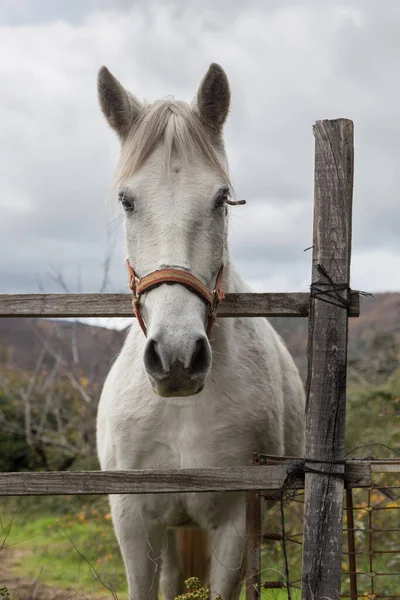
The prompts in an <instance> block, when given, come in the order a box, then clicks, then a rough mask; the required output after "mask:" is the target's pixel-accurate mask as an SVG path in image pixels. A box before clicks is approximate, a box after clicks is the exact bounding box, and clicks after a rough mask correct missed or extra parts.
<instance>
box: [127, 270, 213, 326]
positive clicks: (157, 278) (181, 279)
mask: <svg viewBox="0 0 400 600" xmlns="http://www.w3.org/2000/svg"><path fill="white" fill-rule="evenodd" d="M126 266H127V269H128V275H129V287H130V289H131V290H132V293H133V298H132V308H133V312H134V314H135V316H136V318H137V320H138V323H139V325H140V327H141V329H142V331H143V333H144V335H146V336H147V328H146V324H145V322H144V320H143V317H142V314H141V311H140V298H141V296H142V294H145V293H146V292H149V291H150V290H152V289H154V288H156V287H158V286H159V285H162V284H163V283H178V284H180V285H183V286H184V287H186V288H187V289H188V290H190V291H191V292H193V293H194V294H196V295H197V296H199V298H201V299H202V300H203V301H204V302H205V303H206V304H208V306H209V315H208V324H207V336H208V337H210V334H211V330H212V328H213V326H214V324H215V321H216V320H217V308H218V304H219V303H220V302H221V301H222V300H223V298H224V296H225V294H224V292H223V291H222V289H221V284H222V277H223V272H224V267H223V265H221V267H220V269H219V271H218V275H217V280H216V283H215V289H214V290H210V289H209V288H208V287H207V286H206V285H204V283H203V282H202V281H200V279H198V278H197V277H195V276H194V275H192V274H191V273H187V272H186V271H181V270H180V269H175V268H173V267H171V268H168V267H167V268H166V269H160V270H159V271H153V272H152V273H149V274H148V275H145V277H142V278H141V279H140V278H139V277H138V276H137V275H136V273H135V271H134V270H133V268H132V266H131V264H130V262H129V259H126Z"/></svg>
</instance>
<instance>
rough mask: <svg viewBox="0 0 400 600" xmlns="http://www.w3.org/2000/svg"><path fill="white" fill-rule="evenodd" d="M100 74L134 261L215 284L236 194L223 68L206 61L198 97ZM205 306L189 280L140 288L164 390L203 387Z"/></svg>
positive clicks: (144, 269) (207, 355) (138, 267)
mask: <svg viewBox="0 0 400 600" xmlns="http://www.w3.org/2000/svg"><path fill="white" fill-rule="evenodd" d="M98 83H99V97H100V104H101V108H102V110H103V112H104V114H105V116H106V118H107V120H108V122H109V124H110V125H111V127H112V128H113V129H114V130H115V131H116V132H117V133H118V135H119V137H120V140H121V146H122V150H121V158H120V163H119V166H118V169H117V173H116V183H117V185H118V192H119V200H120V202H121V204H122V206H123V209H124V211H125V239H126V256H127V259H128V261H129V264H130V265H131V266H132V268H133V269H134V271H135V274H136V276H137V277H138V278H139V279H142V280H143V281H145V280H144V279H143V278H144V277H146V276H147V275H149V274H153V273H155V277H156V278H157V277H158V276H159V274H158V275H157V271H160V270H164V269H171V268H172V269H173V270H174V272H175V273H176V271H180V272H181V273H190V274H191V275H193V276H194V278H196V279H194V278H193V280H192V283H193V282H194V284H195V283H196V281H197V280H199V283H200V282H201V283H202V284H203V285H204V286H206V288H208V289H209V290H211V291H212V290H214V289H215V286H216V280H217V277H218V273H219V272H220V269H221V266H222V265H223V264H224V262H225V261H226V258H227V243H226V234H227V207H226V203H227V202H229V198H230V182H229V176H228V169H227V162H226V156H225V152H224V147H223V142H222V127H223V124H224V122H225V119H226V116H227V114H228V110H229V102H230V91H229V84H228V80H227V77H226V75H225V73H224V71H223V70H222V69H221V67H219V66H218V65H215V64H213V65H211V66H210V68H209V70H208V72H207V74H206V75H205V77H204V79H203V81H202V82H201V84H200V87H199V90H198V92H197V96H196V98H195V100H194V102H193V103H192V105H189V104H186V103H184V102H178V101H174V100H170V99H167V100H161V101H158V102H155V103H154V104H142V103H141V102H140V101H139V100H137V98H136V97H135V96H133V95H132V94H131V93H130V92H128V91H127V90H125V88H124V87H123V86H122V85H121V84H120V83H119V81H118V80H117V79H115V77H114V76H113V75H112V74H111V73H110V72H109V71H108V70H107V69H106V68H105V67H103V68H102V69H101V70H100V73H99V81H98ZM178 275H179V273H178ZM189 283H190V282H189ZM209 314H210V306H209V304H208V303H207V301H206V300H205V298H204V297H202V294H201V293H200V294H198V293H195V291H194V289H193V286H192V287H191V286H190V285H188V286H185V283H184V284H183V285H181V284H173V285H171V281H170V282H168V283H163V284H161V285H160V282H159V281H158V282H157V285H156V286H155V287H153V288H151V286H149V287H148V288H147V289H146V292H145V293H144V294H143V295H142V296H141V298H140V316H141V317H142V318H143V322H144V323H145V328H146V330H147V332H146V333H147V342H146V345H145V351H144V365H145V369H146V372H147V374H148V377H149V379H150V382H151V384H152V386H153V389H154V390H155V392H156V393H157V394H159V395H160V396H190V395H193V394H196V393H198V392H199V391H201V390H202V388H203V385H204V381H205V378H206V376H207V373H208V372H209V369H210V366H211V347H210V343H209V339H208V336H207V327H208V323H209Z"/></svg>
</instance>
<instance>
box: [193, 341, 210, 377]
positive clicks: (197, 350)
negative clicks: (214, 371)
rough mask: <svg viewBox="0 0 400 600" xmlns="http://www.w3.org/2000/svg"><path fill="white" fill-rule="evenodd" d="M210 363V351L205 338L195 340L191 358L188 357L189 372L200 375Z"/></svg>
mask: <svg viewBox="0 0 400 600" xmlns="http://www.w3.org/2000/svg"><path fill="white" fill-rule="evenodd" d="M209 364H210V351H209V348H208V345H207V341H206V340H205V338H200V339H199V340H197V342H196V344H195V347H194V351H193V354H192V358H191V359H190V364H189V372H190V374H191V375H200V374H202V373H204V371H206V370H207V368H208V367H209Z"/></svg>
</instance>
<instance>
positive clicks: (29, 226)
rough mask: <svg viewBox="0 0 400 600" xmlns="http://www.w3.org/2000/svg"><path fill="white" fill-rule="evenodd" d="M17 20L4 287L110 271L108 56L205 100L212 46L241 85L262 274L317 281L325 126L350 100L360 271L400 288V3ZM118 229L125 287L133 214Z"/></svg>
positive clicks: (249, 229) (245, 254)
mask: <svg viewBox="0 0 400 600" xmlns="http://www.w3.org/2000/svg"><path fill="white" fill-rule="evenodd" d="M0 19H1V22H2V23H3V24H5V25H4V28H3V29H2V30H0V34H1V35H0V50H2V56H3V57H4V68H2V77H1V78H0V98H1V100H0V102H1V111H2V117H3V124H2V128H1V130H0V145H1V148H2V151H3V153H4V156H5V157H6V160H5V161H2V162H1V163H0V210H1V211H2V218H1V220H0V235H1V237H0V257H1V262H0V277H1V279H0V281H1V290H0V291H10V292H12V291H27V292H28V291H37V277H36V273H39V274H40V275H41V276H42V279H43V280H44V283H45V286H46V289H47V290H48V291H51V290H53V291H54V290H55V286H54V284H53V283H52V282H51V281H50V280H49V278H47V277H46V276H45V274H46V272H47V271H48V269H49V265H50V264H53V265H55V266H60V268H61V267H63V269H64V275H65V277H66V278H68V279H69V281H70V284H71V288H74V289H76V286H77V284H76V279H77V273H78V270H79V268H81V269H82V272H83V273H84V275H83V277H82V280H83V283H82V286H83V289H85V290H87V291H94V290H95V289H96V288H97V286H98V285H99V282H100V280H101V263H102V261H103V260H104V256H105V253H106V251H107V239H108V238H107V235H109V234H110V232H111V231H112V230H113V229H114V228H115V227H116V223H114V222H111V221H112V216H111V215H110V213H109V211H107V210H106V207H105V204H106V201H107V198H108V196H109V186H110V182H111V175H112V170H113V166H114V164H115V160H116V158H117V154H118V144H117V141H116V139H115V137H114V136H113V134H112V132H111V131H109V130H108V129H107V126H106V124H105V122H104V120H103V118H102V116H101V115H100V111H99V109H98V106H97V99H96V89H95V87H96V83H95V80H96V72H97V69H98V67H99V66H100V65H101V64H102V63H105V64H107V66H109V67H110V69H111V70H112V71H113V72H114V73H115V74H116V75H117V76H118V78H119V79H120V80H121V81H122V82H123V83H124V84H125V85H126V86H127V87H128V88H129V89H131V90H132V91H133V92H134V93H136V94H137V95H138V96H139V97H141V98H147V99H150V100H152V99H155V98H157V97H162V96H166V95H168V94H174V95H175V96H176V97H178V98H183V99H186V100H190V99H191V98H192V97H193V96H194V94H195V92H196V89H197V86H198V83H199V81H200V78H201V77H202V75H203V73H204V71H205V70H206V68H207V66H208V64H209V63H210V62H212V61H217V62H220V63H221V64H222V65H223V66H224V68H225V69H226V71H227V73H228V76H229V78H230V81H231V86H232V92H233V101H232V112H231V116H230V119H229V121H228V124H227V128H226V146H227V150H228V155H229V158H230V162H231V167H232V172H233V176H234V181H235V184H236V188H237V191H238V194H239V196H240V197H244V198H246V199H247V200H248V206H247V207H245V208H243V209H242V208H241V209H237V210H235V211H233V216H232V219H231V229H232V235H231V240H232V253H233V256H234V258H235V260H236V262H237V263H238V266H239V267H240V269H241V271H242V272H243V274H244V275H245V277H246V278H247V279H248V280H249V281H250V282H252V283H254V284H255V285H256V287H257V288H259V287H260V286H261V287H262V286H263V285H264V286H265V289H268V288H270V289H271V288H272V287H273V286H278V285H279V286H281V287H282V289H283V288H285V289H292V290H293V289H298V288H299V287H301V286H303V288H304V286H305V285H307V284H308V280H309V273H310V254H309V253H308V254H307V253H306V254H304V253H303V249H304V248H305V247H306V246H308V245H311V243H312V242H311V236H312V198H313V147H314V142H313V136H312V124H313V123H314V122H315V121H316V120H317V119H320V118H336V117H339V116H341V117H342V116H343V117H349V118H352V119H354V121H355V140H356V169H355V190H354V244H353V248H354V253H355V260H354V262H353V264H354V280H355V281H356V282H358V285H360V286H362V287H364V288H366V289H371V288H372V289H376V288H374V279H373V277H372V281H371V284H370V285H368V281H367V274H368V269H367V267H366V265H373V266H374V268H375V269H379V277H376V281H377V282H378V283H377V285H378V286H380V287H385V286H387V287H386V289H388V288H389V287H390V286H392V289H396V287H397V288H400V280H398V279H396V278H395V277H393V264H394V262H395V258H396V256H397V257H398V258H400V235H399V212H400V209H399V202H398V197H397V190H398V189H399V186H400V171H399V169H398V167H397V162H398V155H399V148H398V139H399V136H400V118H399V108H398V107H399V102H398V99H399V95H400V81H399V77H400V76H399V71H398V66H397V62H396V60H397V56H398V55H399V51H400V38H399V36H398V28H399V24H400V6H399V5H398V2H397V1H391V0H389V1H387V2H386V3H385V10H382V7H381V4H380V3H377V2H375V1H373V0H370V1H367V0H359V1H349V2H347V3H345V4H343V3H340V2H331V3H329V6H327V5H326V4H323V5H322V3H319V2H317V0H314V1H308V2H304V1H298V2H296V1H292V2H289V1H288V2H285V3H281V2H278V1H276V2H268V3H265V2H263V1H261V0H259V1H258V0H252V1H249V2H246V3H245V4H244V3H241V2H231V1H229V2H228V0H222V1H221V2H218V3H217V2H215V1H212V2H211V0H205V1H204V2H203V3H202V10H201V11H200V10H199V5H198V2H197V1H196V2H194V1H193V0H190V1H185V2H183V1H175V2H154V1H148V2H135V3H132V2H131V1H129V2H128V1H126V2H125V1H123V0H121V1H119V2H115V1H114V0H113V1H112V2H111V0H110V1H108V0H93V1H92V0H79V2H78V0H76V1H74V0H68V1H67V0H65V1H64V2H57V3H54V2H50V0H49V1H46V0H43V1H42V2H40V3H32V2H30V1H28V0H20V1H18V0H13V1H12V2H3V3H2V5H1V7H0ZM8 25H12V33H10V32H9V29H10V28H9V27H8ZM26 25H32V26H31V27H29V28H28V29H27V28H26ZM7 36H8V37H7ZM2 40H3V42H2ZM2 44H3V45H4V46H3V47H2ZM245 211H246V212H245ZM115 236H116V238H115V239H116V241H115V259H114V262H113V264H112V286H113V287H114V288H115V289H125V288H126V281H125V273H124V268H123V261H122V257H121V254H120V248H119V245H120V238H121V227H120V226H119V227H117V228H116V232H115ZM371 253H372V254H371ZM383 257H385V258H383ZM5 259H6V260H5ZM379 265H380V266H379ZM372 275H373V274H372ZM385 277H386V279H385ZM385 281H387V282H388V283H387V284H385ZM275 289H276V288H275Z"/></svg>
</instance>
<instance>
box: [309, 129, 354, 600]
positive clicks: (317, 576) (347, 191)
mask: <svg viewBox="0 0 400 600" xmlns="http://www.w3.org/2000/svg"><path fill="white" fill-rule="evenodd" d="M314 135H315V195H314V240H313V241H314V244H313V271H312V282H313V284H314V285H316V284H319V285H318V288H319V289H321V288H322V289H326V287H327V285H326V284H327V283H328V281H329V280H328V278H327V277H326V276H325V275H323V274H322V273H321V271H320V270H319V268H318V265H322V266H323V267H324V268H325V271H326V272H327V273H328V275H329V277H330V278H331V280H333V282H335V283H337V284H345V285H349V280H350V254H351V216H352V191H353V123H352V121H349V120H346V119H337V120H334V121H317V123H316V125H315V127H314ZM321 283H322V285H321ZM338 294H339V296H340V297H341V298H344V299H347V298H348V294H347V291H341V292H338ZM326 299H327V298H326V297H325V298H324V297H323V296H322V297H321V296H318V297H313V298H311V304H310V318H309V346H308V382H307V392H308V400H307V407H306V440H307V441H306V456H307V458H308V459H310V462H308V463H306V470H307V468H308V469H310V471H315V470H320V471H323V472H325V473H326V474H316V473H315V472H310V473H307V472H306V476H305V511H304V544H303V571H302V600H322V599H326V598H331V599H332V600H336V599H338V598H340V585H341V570H342V569H341V562H342V525H343V489H344V480H343V479H342V478H341V477H342V476H343V474H344V466H343V465H341V464H339V463H340V461H343V460H344V457H345V453H344V436H345V417H346V368H347V333H348V319H347V317H348V314H347V310H346V309H345V308H343V307H340V306H335V305H333V304H329V303H328V302H326V301H324V300H326ZM318 461H321V462H320V463H319V464H318Z"/></svg>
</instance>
